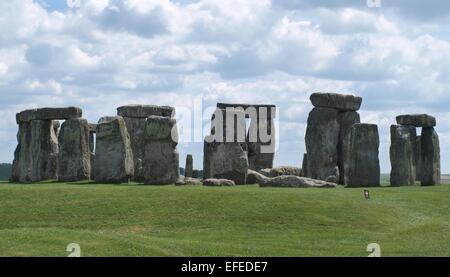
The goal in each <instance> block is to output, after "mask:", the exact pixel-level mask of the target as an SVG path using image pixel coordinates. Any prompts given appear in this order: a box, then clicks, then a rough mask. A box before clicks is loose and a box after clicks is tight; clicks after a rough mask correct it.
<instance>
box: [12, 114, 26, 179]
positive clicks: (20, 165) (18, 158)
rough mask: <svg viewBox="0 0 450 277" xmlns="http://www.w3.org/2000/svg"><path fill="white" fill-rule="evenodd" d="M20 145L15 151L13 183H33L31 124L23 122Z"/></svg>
mask: <svg viewBox="0 0 450 277" xmlns="http://www.w3.org/2000/svg"><path fill="white" fill-rule="evenodd" d="M17 141H18V145H17V148H16V150H15V151H14V162H13V168H12V174H11V182H20V183H27V182H31V148H30V147H31V124H30V123H29V122H21V123H20V124H19V131H18V133H17Z"/></svg>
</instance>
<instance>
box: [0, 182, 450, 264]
mask: <svg viewBox="0 0 450 277" xmlns="http://www.w3.org/2000/svg"><path fill="white" fill-rule="evenodd" d="M370 193H371V199H370V200H365V199H364V197H363V189H347V188H337V189H326V190H322V189H277V188H259V187H257V186H240V187H224V188H211V187H175V186H140V185H136V184H130V185H101V184H86V183H71V184H64V183H51V182H50V183H40V184H30V185H23V184H9V183H0V256H67V255H68V253H67V252H66V246H67V245H68V244H69V243H72V242H75V243H78V244H80V246H81V254H82V256H361V257H364V256H367V255H368V254H369V253H367V252H366V247H367V245H368V244H369V243H373V242H375V243H378V244H380V246H381V250H382V255H383V256H450V185H441V186H435V187H419V186H414V187H400V188H390V187H383V188H371V189H370Z"/></svg>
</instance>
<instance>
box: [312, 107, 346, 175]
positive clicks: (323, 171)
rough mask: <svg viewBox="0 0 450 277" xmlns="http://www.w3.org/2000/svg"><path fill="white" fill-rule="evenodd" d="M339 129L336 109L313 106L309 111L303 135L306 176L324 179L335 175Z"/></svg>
mask: <svg viewBox="0 0 450 277" xmlns="http://www.w3.org/2000/svg"><path fill="white" fill-rule="evenodd" d="M339 129H340V125H339V122H338V110H335V109H330V108H314V109H313V110H312V111H311V112H310V114H309V117H308V126H307V129H306V136H305V141H306V151H307V153H308V164H307V172H308V176H307V177H309V178H312V179H318V180H326V179H327V178H328V177H330V176H332V175H335V169H336V166H337V161H338V151H337V147H338V143H339ZM336 177H337V176H336Z"/></svg>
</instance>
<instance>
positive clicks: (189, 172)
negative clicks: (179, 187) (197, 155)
mask: <svg viewBox="0 0 450 277" xmlns="http://www.w3.org/2000/svg"><path fill="white" fill-rule="evenodd" d="M185 176H186V177H191V178H196V176H194V159H193V158H192V155H187V156H186V167H185Z"/></svg>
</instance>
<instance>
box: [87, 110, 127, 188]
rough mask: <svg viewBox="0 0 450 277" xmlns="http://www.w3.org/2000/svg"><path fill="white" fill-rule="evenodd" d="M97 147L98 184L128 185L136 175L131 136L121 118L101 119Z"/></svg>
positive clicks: (96, 175) (95, 175)
mask: <svg viewBox="0 0 450 277" xmlns="http://www.w3.org/2000/svg"><path fill="white" fill-rule="evenodd" d="M96 137H97V142H96V147H95V173H94V179H95V181H96V182H97V183H127V182H128V181H129V180H130V178H131V177H132V176H133V173H134V164H133V152H132V150H131V145H130V136H129V134H128V131H127V127H126V126H125V121H124V119H123V118H122V117H121V116H117V117H114V118H108V119H100V120H99V124H98V126H97V136H96Z"/></svg>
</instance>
